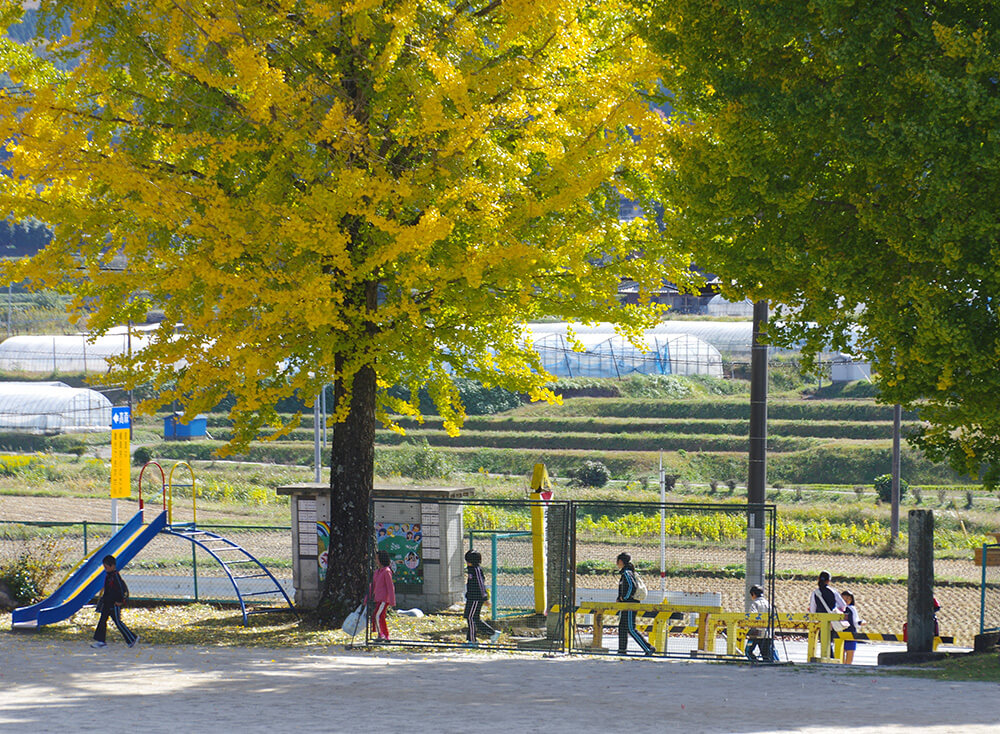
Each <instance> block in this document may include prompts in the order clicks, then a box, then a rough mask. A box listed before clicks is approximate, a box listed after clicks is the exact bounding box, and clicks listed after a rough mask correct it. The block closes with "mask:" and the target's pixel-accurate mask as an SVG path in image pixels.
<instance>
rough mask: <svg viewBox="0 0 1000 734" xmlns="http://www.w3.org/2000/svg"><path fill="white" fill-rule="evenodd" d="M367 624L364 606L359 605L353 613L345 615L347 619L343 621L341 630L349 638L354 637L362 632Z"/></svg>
mask: <svg viewBox="0 0 1000 734" xmlns="http://www.w3.org/2000/svg"><path fill="white" fill-rule="evenodd" d="M367 623H368V615H367V612H366V610H365V605H364V604H361V605H359V606H358V608H357V609H355V610H354V611H353V612H351V613H350V614H348V615H347V619H345V620H344V626H343V628H342V629H343V630H344V632H346V633H347V634H349V635H350V636H351V637H354V636H355V635H356V634H358V632H362V631H363V630H364V628H365V625H366V624H367Z"/></svg>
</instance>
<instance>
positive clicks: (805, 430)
mask: <svg viewBox="0 0 1000 734" xmlns="http://www.w3.org/2000/svg"><path fill="white" fill-rule="evenodd" d="M309 423H310V424H311V423H312V421H311V420H310V421H309ZM228 424H229V421H228V420H225V421H221V420H220V421H218V422H216V423H213V424H211V427H210V429H209V433H210V434H211V435H212V437H213V438H217V439H219V440H223V441H227V440H229V438H230V437H231V436H232V433H233V432H232V430H231V429H230V428H229V427H228ZM400 425H401V426H403V427H404V428H406V430H407V433H410V432H413V431H424V430H434V431H441V430H443V429H444V421H443V420H442V419H441V418H438V417H437V416H431V417H429V418H426V419H425V420H424V422H423V423H420V422H418V421H416V420H413V419H410V418H407V419H403V420H400ZM915 426H916V424H915V423H908V424H906V425H904V427H903V429H904V434H905V433H906V432H907V431H909V430H912V428H914V427H915ZM767 430H768V435H769V436H772V437H774V436H789V437H800V438H831V439H851V440H861V441H880V440H888V439H890V438H891V437H892V424H891V423H889V422H885V421H866V422H849V421H805V420H801V421H798V420H770V421H768V424H767ZM473 431H478V432H484V433H485V432H505V433H566V434H569V433H577V434H596V435H623V434H633V435H634V434H646V435H650V434H653V435H656V436H663V435H669V434H686V435H701V436H705V435H717V436H732V437H740V438H742V439H745V438H746V437H747V436H748V435H749V433H750V421H749V420H698V419H689V420H683V419H681V420H678V419H659V418H586V417H580V416H577V417H566V418H562V417H552V418H549V417H527V418H521V417H517V416H506V417H497V418H488V417H479V416H470V417H468V418H467V419H466V421H465V424H464V425H463V426H462V433H463V434H464V433H468V432H473ZM312 438H313V429H312V427H311V425H310V427H308V428H296V429H293V430H291V431H289V432H288V434H287V435H286V437H285V438H284V439H283V440H290V441H311V440H312ZM800 448H802V447H800Z"/></svg>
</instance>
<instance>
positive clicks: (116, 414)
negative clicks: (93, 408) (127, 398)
mask: <svg viewBox="0 0 1000 734" xmlns="http://www.w3.org/2000/svg"><path fill="white" fill-rule="evenodd" d="M131 427H132V416H131V414H130V412H129V409H128V408H112V409H111V498H112V499H121V498H123V497H128V496H130V495H131V490H130V487H129V485H130V484H131V480H132V476H131V456H130V455H129V454H130V451H129V443H130V441H129V433H130V432H131Z"/></svg>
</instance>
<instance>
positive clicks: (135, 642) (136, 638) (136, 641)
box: [128, 635, 139, 647]
mask: <svg viewBox="0 0 1000 734" xmlns="http://www.w3.org/2000/svg"><path fill="white" fill-rule="evenodd" d="M138 644H139V635H136V636H135V639H134V640H132V641H131V642H130V643H128V646H129V647H135V646H136V645H138Z"/></svg>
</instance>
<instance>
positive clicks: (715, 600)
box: [572, 502, 775, 657]
mask: <svg viewBox="0 0 1000 734" xmlns="http://www.w3.org/2000/svg"><path fill="white" fill-rule="evenodd" d="M572 504H573V517H574V542H573V546H572V547H573V553H574V558H573V567H574V569H575V574H574V576H573V585H574V598H575V602H576V607H577V615H576V629H575V634H574V636H573V649H574V650H578V651H585V652H596V653H606V652H621V651H625V652H627V653H629V654H638V653H643V652H646V651H647V650H648V648H649V647H651V648H652V654H655V655H666V656H684V657H687V656H691V655H692V654H694V655H703V656H704V655H712V656H723V657H726V656H733V655H737V656H740V657H743V655H744V645H743V643H742V640H743V638H744V637H745V636H746V634H747V632H748V631H749V628H747V627H746V626H742V627H738V628H737V627H734V628H733V631H735V633H736V635H738V636H739V638H740V645H739V646H738V647H736V646H734V645H730V644H728V643H729V641H728V640H727V638H726V627H725V626H724V625H720V624H717V622H718V621H719V620H720V619H722V617H721V616H720V614H725V613H742V612H744V611H745V608H746V607H745V601H746V580H745V573H744V569H745V568H746V564H747V561H748V557H747V536H748V533H747V524H748V521H747V518H748V513H747V506H746V505H745V504H744V505H736V504H674V503H665V504H659V503H637V502H593V503H591V502H574V503H572ZM754 515H755V516H759V519H762V520H763V522H758V523H757V527H759V528H761V529H762V530H761V531H760V532H759V533H758V536H759V537H758V539H757V542H758V546H757V547H756V552H757V556H756V561H755V562H756V563H758V564H761V565H760V568H762V569H763V575H762V578H761V579H760V580H762V581H763V584H762V586H763V589H764V595H765V598H766V599H768V600H771V601H773V600H774V557H775V511H774V507H773V506H770V505H768V506H760V507H758V508H757V509H756V510H755V513H754ZM751 537H753V534H751ZM621 553H627V554H628V555H629V556H630V559H631V560H630V562H631V563H632V564H633V565H634V566H635V569H636V573H637V574H638V576H639V577H640V578H641V579H642V581H643V583H644V584H645V586H646V587H647V593H646V597H645V599H644V600H643V602H642V604H641V605H639V606H638V607H637V608H636V611H634V612H628V614H629V617H631V615H634V624H633V621H632V620H631V619H627V618H623V617H622V616H621V614H622V612H623V611H627V610H628V606H627V605H626V606H623V605H622V604H617V603H616V602H617V600H618V599H619V598H620V589H619V586H620V584H622V585H625V586H628V585H629V584H630V583H631V579H628V580H624V581H623V577H622V575H621V571H620V569H619V566H618V565H617V558H618V556H619V554H621ZM753 630H754V631H753V632H752V633H751V634H753V635H757V636H759V637H760V638H761V639H764V640H766V641H767V643H766V644H769V643H770V640H772V639H773V620H772V619H771V618H770V616H769V615H766V614H765V615H764V616H763V618H762V621H761V623H760V624H759V625H758V626H756V627H754V628H753ZM608 633H610V634H608ZM734 642H735V640H734ZM757 652H758V651H757V650H755V654H757Z"/></svg>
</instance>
